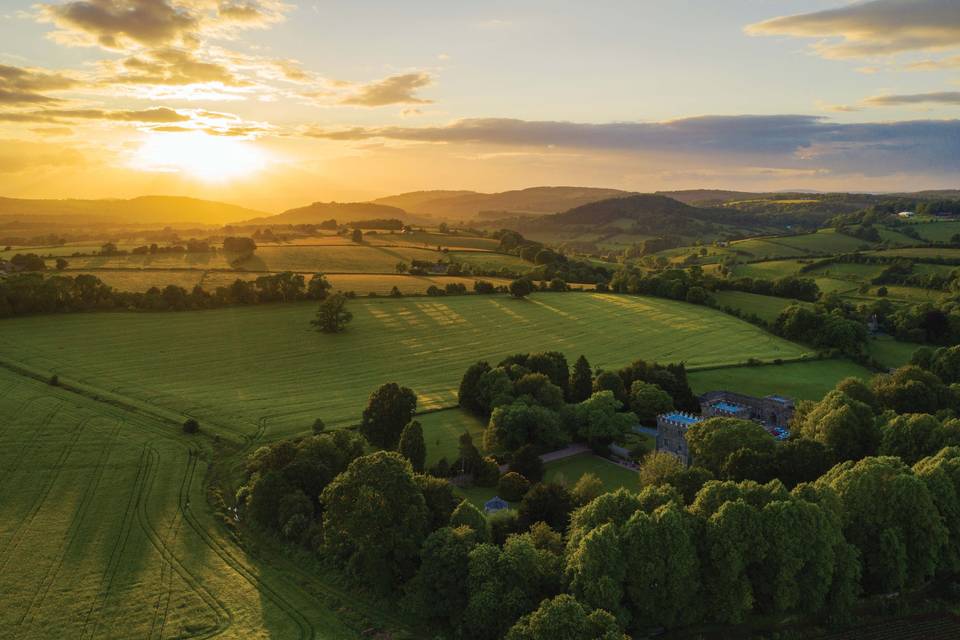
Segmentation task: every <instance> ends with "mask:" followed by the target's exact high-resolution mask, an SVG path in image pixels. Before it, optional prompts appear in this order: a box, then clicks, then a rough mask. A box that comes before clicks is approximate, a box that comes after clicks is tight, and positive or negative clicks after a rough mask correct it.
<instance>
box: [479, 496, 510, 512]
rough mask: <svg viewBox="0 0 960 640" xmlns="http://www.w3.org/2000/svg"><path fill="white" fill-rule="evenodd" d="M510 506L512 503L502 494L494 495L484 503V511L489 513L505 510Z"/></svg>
mask: <svg viewBox="0 0 960 640" xmlns="http://www.w3.org/2000/svg"><path fill="white" fill-rule="evenodd" d="M509 508H510V504H509V503H508V502H507V501H506V500H504V499H503V498H501V497H500V496H493V497H492V498H490V499H489V500H487V501H486V502H484V503H483V511H484V512H485V513H488V514H489V513H496V512H497V511H503V510H504V509H509Z"/></svg>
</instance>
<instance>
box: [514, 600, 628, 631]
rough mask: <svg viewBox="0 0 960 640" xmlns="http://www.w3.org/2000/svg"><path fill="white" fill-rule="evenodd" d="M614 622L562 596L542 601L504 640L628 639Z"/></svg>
mask: <svg viewBox="0 0 960 640" xmlns="http://www.w3.org/2000/svg"><path fill="white" fill-rule="evenodd" d="M628 637H629V636H627V635H625V634H624V633H623V632H622V631H621V630H620V628H619V627H618V626H617V620H616V618H614V617H613V616H612V615H610V614H609V613H608V612H606V611H603V610H600V609H598V610H595V611H592V612H588V610H587V609H586V608H585V607H584V606H583V605H582V604H580V603H579V602H577V600H576V598H574V597H573V596H571V595H569V594H566V593H563V594H560V595H559V596H557V597H555V598H553V599H552V600H544V601H543V602H541V603H540V607H539V608H538V609H537V610H536V611H534V612H533V613H529V614H527V615H525V616H523V617H522V618H520V619H519V620H518V621H517V623H516V624H515V625H513V627H511V628H510V631H509V632H508V633H507V636H506V640H627V638H628Z"/></svg>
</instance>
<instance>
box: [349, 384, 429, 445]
mask: <svg viewBox="0 0 960 640" xmlns="http://www.w3.org/2000/svg"><path fill="white" fill-rule="evenodd" d="M416 409H417V394H415V393H414V392H413V391H412V390H410V389H408V388H407V387H401V386H400V385H398V384H397V383H396V382H388V383H387V384H384V385H382V386H381V387H380V388H379V389H377V390H376V391H374V392H373V393H372V394H370V400H369V401H368V402H367V408H366V409H364V410H363V419H362V420H361V422H360V433H362V434H363V436H364V437H365V438H366V439H367V440H369V441H370V444H372V445H374V446H377V447H380V448H382V449H396V448H397V443H398V442H399V440H400V434H401V432H402V431H403V428H404V427H405V426H407V423H409V422H410V420H411V419H412V418H413V413H414V411H416ZM421 437H422V433H421Z"/></svg>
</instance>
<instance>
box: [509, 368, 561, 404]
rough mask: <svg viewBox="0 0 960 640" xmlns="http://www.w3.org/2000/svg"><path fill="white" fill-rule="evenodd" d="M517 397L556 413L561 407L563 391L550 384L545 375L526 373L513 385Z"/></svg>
mask: <svg viewBox="0 0 960 640" xmlns="http://www.w3.org/2000/svg"><path fill="white" fill-rule="evenodd" d="M514 392H515V393H516V395H517V397H524V396H526V397H527V398H529V400H530V401H531V402H534V403H536V404H538V405H540V406H542V407H546V408H548V409H552V410H554V411H558V410H559V409H560V408H561V407H562V406H563V389H561V388H560V387H558V386H557V385H555V384H553V383H552V382H550V378H548V377H547V376H546V375H545V374H542V373H528V374H525V375H523V376H521V377H520V379H519V380H517V381H516V382H515V383H514Z"/></svg>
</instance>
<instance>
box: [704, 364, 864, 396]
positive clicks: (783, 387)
mask: <svg viewBox="0 0 960 640" xmlns="http://www.w3.org/2000/svg"><path fill="white" fill-rule="evenodd" d="M848 376H854V377H857V378H862V379H864V380H866V379H869V378H870V377H872V376H873V372H872V371H870V370H869V369H866V368H865V367H861V366H860V365H858V364H855V363H853V362H850V361H849V360H812V361H810V362H788V363H786V364H780V365H765V366H757V367H734V368H726V369H711V370H708V371H692V372H691V373H690V374H689V379H690V386H691V387H692V388H693V391H694V393H698V394H699V393H706V392H707V391H716V390H720V389H723V390H727V391H735V392H738V393H745V394H747V395H751V396H759V397H762V396H767V395H772V394H779V395H785V396H788V397H791V398H795V399H797V400H819V399H820V398H822V397H823V396H824V394H826V393H827V392H828V391H830V390H831V389H833V387H834V386H836V384H837V383H838V382H839V381H840V380H843V379H844V378H846V377H848Z"/></svg>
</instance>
